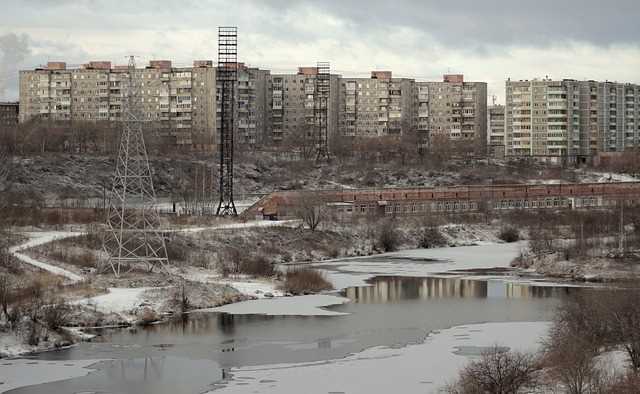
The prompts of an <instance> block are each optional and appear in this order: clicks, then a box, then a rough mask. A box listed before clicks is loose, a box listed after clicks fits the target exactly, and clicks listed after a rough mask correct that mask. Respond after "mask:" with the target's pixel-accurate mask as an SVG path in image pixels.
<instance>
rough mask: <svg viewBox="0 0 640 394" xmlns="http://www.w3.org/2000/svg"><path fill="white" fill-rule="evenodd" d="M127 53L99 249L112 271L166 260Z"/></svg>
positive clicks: (132, 69) (131, 62) (132, 66)
mask: <svg viewBox="0 0 640 394" xmlns="http://www.w3.org/2000/svg"><path fill="white" fill-rule="evenodd" d="M135 70H136V65H135V59H134V57H133V56H131V57H130V58H129V68H128V76H127V84H128V85H127V96H126V97H124V101H123V107H122V108H123V122H122V124H123V129H122V135H121V137H120V149H119V151H118V158H117V161H116V168H115V173H114V176H113V188H112V194H111V198H110V200H109V211H108V216H107V232H106V235H105V237H104V243H103V249H104V251H105V252H107V253H108V254H109V265H110V266H111V269H112V270H113V273H114V274H115V276H116V277H119V276H120V273H121V272H122V270H123V268H124V269H127V270H130V269H131V268H132V264H134V263H145V264H147V265H148V266H149V270H153V268H154V267H155V266H156V265H158V264H159V265H161V266H163V267H165V266H166V264H167V263H168V258H167V249H166V245H165V242H164V237H163V235H162V233H161V232H160V231H159V229H160V217H159V215H158V212H157V211H156V210H155V207H156V194H155V191H154V189H153V180H152V176H151V169H150V167H149V159H148V156H147V149H146V146H145V143H144V137H143V133H142V117H143V116H142V113H141V111H139V103H138V102H139V100H140V99H139V97H138V94H137V86H135V85H136V79H135V78H134V76H133V74H134V73H135Z"/></svg>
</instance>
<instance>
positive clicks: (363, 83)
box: [340, 71, 416, 137]
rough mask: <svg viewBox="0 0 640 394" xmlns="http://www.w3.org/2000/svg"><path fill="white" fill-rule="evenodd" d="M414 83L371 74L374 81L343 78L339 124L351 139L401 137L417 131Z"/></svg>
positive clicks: (375, 73)
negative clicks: (415, 129) (414, 130)
mask: <svg viewBox="0 0 640 394" xmlns="http://www.w3.org/2000/svg"><path fill="white" fill-rule="evenodd" d="M414 84H415V81H414V80H412V79H407V78H393V77H392V73H391V71H372V72H371V78H341V81H340V125H341V130H342V135H344V136H349V137H381V136H387V135H397V136H400V135H402V134H403V133H408V132H410V131H412V130H413V129H414V128H415V118H416V117H415V115H414V111H415V107H416V102H415V100H414Z"/></svg>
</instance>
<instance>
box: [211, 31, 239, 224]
mask: <svg viewBox="0 0 640 394" xmlns="http://www.w3.org/2000/svg"><path fill="white" fill-rule="evenodd" d="M237 81H238V28H237V27H219V28H218V69H217V73H216V82H217V85H218V89H220V95H219V96H218V99H219V101H220V105H219V108H220V126H219V127H220V134H219V135H220V141H219V143H218V145H219V153H220V203H219V204H218V210H217V212H216V215H218V216H227V215H232V216H236V215H237V214H238V212H237V211H236V204H235V203H234V201H233V137H234V135H233V134H234V131H235V126H236V113H235V112H236V111H235V104H236V102H235V101H236V100H235V88H236V82H237Z"/></svg>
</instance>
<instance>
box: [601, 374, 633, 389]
mask: <svg viewBox="0 0 640 394" xmlns="http://www.w3.org/2000/svg"><path fill="white" fill-rule="evenodd" d="M639 387H640V374H638V373H637V372H636V373H628V374H626V375H624V376H622V377H619V378H618V379H617V380H616V381H614V382H613V383H611V384H610V385H609V387H608V388H607V389H606V390H605V391H604V393H606V394H637V393H638V388H639Z"/></svg>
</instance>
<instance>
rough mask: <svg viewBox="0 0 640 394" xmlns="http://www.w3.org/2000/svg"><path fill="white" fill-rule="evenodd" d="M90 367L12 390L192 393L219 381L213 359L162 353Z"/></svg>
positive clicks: (64, 393) (49, 393) (63, 393)
mask: <svg viewBox="0 0 640 394" xmlns="http://www.w3.org/2000/svg"><path fill="white" fill-rule="evenodd" d="M92 369H95V370H96V371H95V372H92V373H90V374H89V375H87V376H85V377H81V378H77V379H71V380H66V381H59V382H52V383H47V384H44V385H40V386H33V387H27V388H24V389H17V390H16V392H18V393H21V392H27V393H38V394H40V393H42V394H45V393H46V394H68V393H114V394H115V393H119V394H120V393H131V394H133V393H136V394H175V393H180V392H189V393H196V392H206V391H208V390H209V389H211V384H212V383H214V382H217V381H220V379H222V373H223V372H222V369H221V368H220V366H219V364H218V363H217V362H215V361H211V360H190V359H187V358H178V357H164V356H159V357H145V358H136V359H124V360H111V361H104V362H101V363H98V364H96V365H94V366H93V367H92ZM185 389H186V391H184V390H185Z"/></svg>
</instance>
